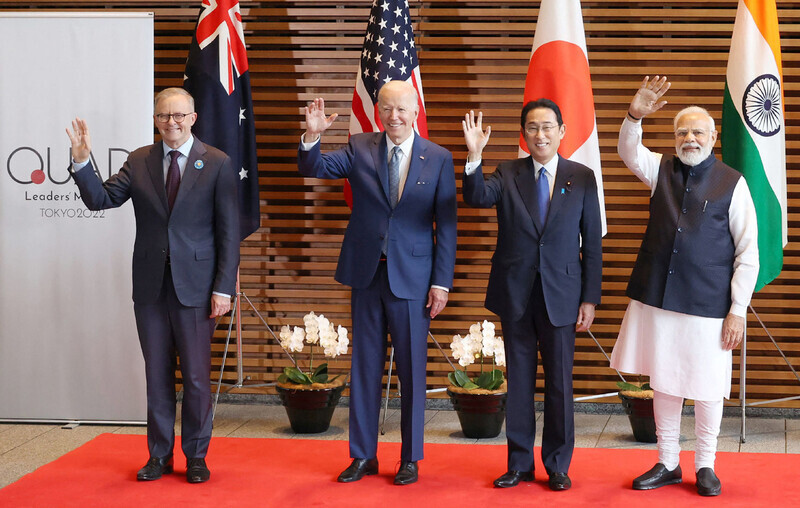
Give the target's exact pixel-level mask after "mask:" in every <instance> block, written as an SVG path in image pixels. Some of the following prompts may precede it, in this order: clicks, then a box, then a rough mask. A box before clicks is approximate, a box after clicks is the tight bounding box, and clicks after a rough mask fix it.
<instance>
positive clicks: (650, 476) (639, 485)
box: [633, 462, 683, 490]
mask: <svg viewBox="0 0 800 508" xmlns="http://www.w3.org/2000/svg"><path fill="white" fill-rule="evenodd" d="M681 481H683V480H682V478H681V466H678V467H676V468H675V469H673V470H672V471H670V470H669V469H667V467H666V466H665V465H664V464H662V463H660V462H659V463H658V464H656V465H655V466H653V467H652V469H650V471H648V472H646V473H645V474H643V475H642V476H639V477H637V478H635V479H634V480H633V490H651V489H657V488H659V487H663V486H665V485H672V484H674V483H680V482H681Z"/></svg>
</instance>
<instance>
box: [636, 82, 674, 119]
mask: <svg viewBox="0 0 800 508" xmlns="http://www.w3.org/2000/svg"><path fill="white" fill-rule="evenodd" d="M671 85H672V83H670V82H668V81H667V77H666V76H662V77H658V76H656V77H654V78H653V79H650V76H645V77H644V81H642V85H641V86H640V87H639V90H638V91H637V92H636V95H634V96H633V100H632V101H631V105H630V107H629V108H628V115H629V116H632V117H633V118H634V119H637V120H641V119H642V118H644V117H646V116H647V115H649V114H651V113H655V112H656V111H658V110H659V109H661V108H663V107H664V105H665V104H666V103H667V101H659V99H660V98H661V96H662V95H664V94H665V93H667V90H669V87H670V86H671Z"/></svg>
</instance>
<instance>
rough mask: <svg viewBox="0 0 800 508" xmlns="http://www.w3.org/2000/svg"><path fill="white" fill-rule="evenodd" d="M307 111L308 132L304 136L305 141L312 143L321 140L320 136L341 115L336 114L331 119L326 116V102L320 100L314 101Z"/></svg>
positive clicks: (307, 107)
mask: <svg viewBox="0 0 800 508" xmlns="http://www.w3.org/2000/svg"><path fill="white" fill-rule="evenodd" d="M305 110H306V132H305V134H303V141H305V142H306V143H311V142H313V141H316V140H317V139H318V138H319V135H320V134H322V133H323V132H325V131H326V130H327V129H328V127H330V126H331V125H333V122H334V120H336V117H338V116H339V113H334V114H332V115H331V116H329V117H326V116H325V100H324V99H322V98H321V97H320V98H316V99H314V100H313V101H312V102H311V103H310V104H309V105H308V106H306V108H305Z"/></svg>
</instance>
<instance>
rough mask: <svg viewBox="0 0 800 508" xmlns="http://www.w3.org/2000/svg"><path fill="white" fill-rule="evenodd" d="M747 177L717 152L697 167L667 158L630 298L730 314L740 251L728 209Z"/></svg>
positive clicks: (694, 311)
mask: <svg viewBox="0 0 800 508" xmlns="http://www.w3.org/2000/svg"><path fill="white" fill-rule="evenodd" d="M684 172H685V173H686V177H685V181H684ZM741 177H742V175H741V173H739V172H738V171H736V170H735V169H733V168H731V167H730V166H727V165H726V164H723V163H722V162H721V161H719V160H717V158H716V157H714V154H713V153H712V154H711V155H710V156H709V157H708V158H707V159H706V160H704V161H703V162H701V163H700V164H698V165H697V166H692V167H688V166H686V165H684V164H683V163H682V162H681V161H680V160H679V159H678V158H677V157H676V156H672V157H667V156H664V157H662V159H661V167H660V168H659V172H658V183H657V185H656V191H655V194H654V195H653V197H652V198H650V220H649V222H648V223H647V231H645V234H644V239H643V240H642V246H641V248H640V249H639V255H638V257H637V258H636V264H635V265H634V267H633V272H632V273H631V279H630V281H629V282H628V290H627V293H626V294H627V295H628V297H630V298H632V299H634V300H638V301H640V302H642V303H645V304H647V305H650V306H652V307H658V308H661V309H664V310H671V311H675V312H680V313H683V314H691V315H694V316H705V317H712V318H724V317H725V316H727V314H728V311H729V310H730V306H731V278H732V277H733V261H734V252H735V246H734V243H733V237H731V233H730V229H729V225H728V209H729V207H730V204H731V198H732V196H733V190H734V188H735V187H736V184H737V182H738V181H739V178H741Z"/></svg>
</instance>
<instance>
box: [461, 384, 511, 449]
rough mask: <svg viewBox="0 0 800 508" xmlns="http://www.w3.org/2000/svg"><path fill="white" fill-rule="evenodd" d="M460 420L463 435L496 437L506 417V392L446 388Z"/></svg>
mask: <svg viewBox="0 0 800 508" xmlns="http://www.w3.org/2000/svg"><path fill="white" fill-rule="evenodd" d="M447 394H448V395H449V396H450V400H451V401H452V402H453V408H454V409H455V410H456V413H457V414H458V420H459V422H461V430H462V431H463V432H464V436H466V437H469V438H473V439H483V438H490V437H497V436H498V435H499V434H500V430H501V429H502V428H503V421H504V420H505V418H506V398H507V396H508V394H507V393H506V392H498V393H470V392H465V393H464V392H454V391H452V390H450V389H449V388H448V389H447Z"/></svg>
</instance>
